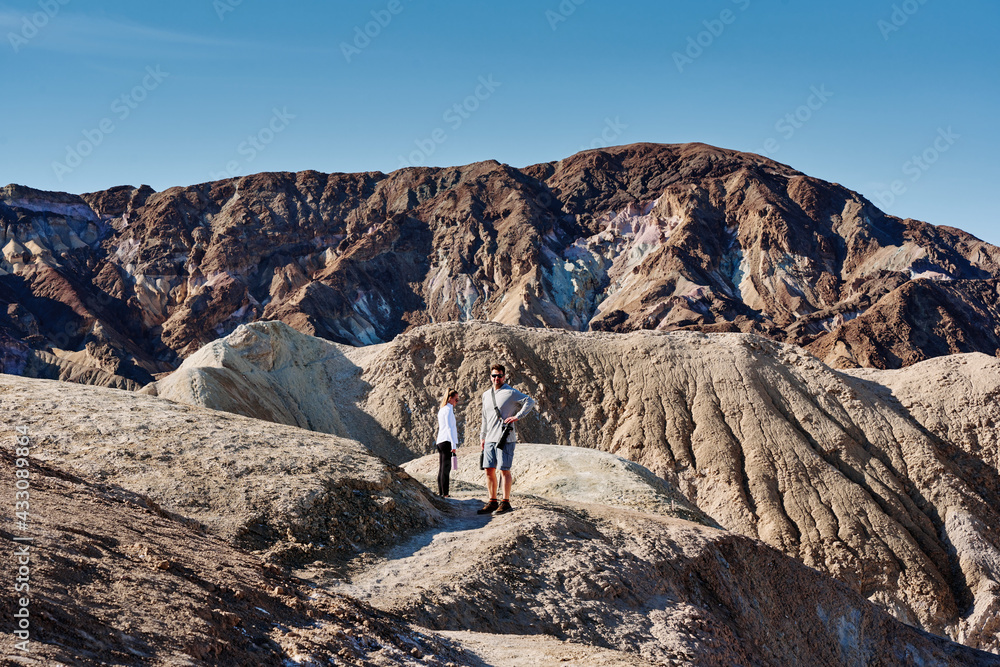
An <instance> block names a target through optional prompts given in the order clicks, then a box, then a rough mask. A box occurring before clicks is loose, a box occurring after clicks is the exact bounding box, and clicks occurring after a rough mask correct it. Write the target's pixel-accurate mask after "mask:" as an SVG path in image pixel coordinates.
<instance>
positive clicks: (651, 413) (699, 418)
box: [150, 323, 1000, 650]
mask: <svg viewBox="0 0 1000 667" xmlns="http://www.w3.org/2000/svg"><path fill="white" fill-rule="evenodd" d="M302 338H304V337H303V336H302V335H301V334H298V333H297V332H295V331H294V330H292V329H291V328H290V327H287V326H284V325H282V324H278V323H258V324H254V325H248V326H246V327H241V328H240V329H239V330H238V331H237V332H235V333H234V334H233V335H232V336H231V337H229V338H227V339H222V340H220V341H217V342H216V343H213V344H212V345H211V346H209V348H207V349H206V350H203V351H202V353H201V354H202V356H200V357H199V359H200V360H202V361H207V360H211V363H210V364H209V365H207V366H206V367H205V368H204V369H202V368H200V367H199V366H198V365H197V364H196V363H195V362H197V361H198V360H196V359H195V358H192V359H191V363H190V364H189V365H185V366H183V367H182V368H181V369H180V370H179V371H178V373H177V374H176V375H175V376H171V377H170V378H167V379H165V380H163V381H161V382H159V383H157V385H155V387H156V391H158V392H160V393H161V395H162V396H165V397H168V398H171V399H173V400H178V401H181V402H190V403H193V404H199V405H206V406H208V407H213V406H214V405H215V400H220V401H222V402H223V403H220V405H222V406H223V407H225V405H228V403H225V402H226V401H230V400H231V399H230V398H229V397H228V394H226V392H224V391H220V387H221V385H214V384H212V383H213V382H216V381H217V380H218V379H219V378H224V379H225V381H226V382H231V383H234V384H233V385H232V386H234V387H237V388H238V389H237V394H238V395H243V394H248V393H249V392H250V391H251V390H252V389H253V387H259V386H264V383H266V381H267V380H266V378H267V376H268V375H272V374H273V375H275V377H281V378H284V379H283V380H282V384H283V386H284V387H285V393H284V394H283V395H282V400H283V401H286V402H287V404H286V405H285V406H284V407H283V408H282V411H283V412H284V413H285V414H287V415H293V414H294V413H295V412H296V410H298V411H300V412H302V411H303V410H304V407H307V406H308V405H312V404H314V402H315V398H314V395H315V394H316V393H317V392H319V393H324V392H325V393H327V394H328V396H327V397H326V398H324V400H328V401H330V402H332V403H333V404H335V405H336V407H337V409H338V410H339V411H340V414H341V416H342V417H343V415H351V414H364V415H366V416H367V421H361V420H358V419H353V418H351V419H343V418H342V425H343V426H344V429H345V432H344V433H343V435H346V436H348V437H352V438H356V439H358V440H361V441H365V439H366V437H367V436H368V434H369V433H370V434H371V435H372V440H373V442H375V443H379V442H383V441H385V442H391V441H395V442H398V443H400V444H402V445H403V446H405V447H408V448H409V451H410V454H409V456H419V455H422V454H426V453H427V452H429V451H431V447H432V444H433V438H434V429H435V420H434V414H435V412H436V406H437V404H438V401H439V400H440V395H441V394H442V393H443V392H444V391H445V390H446V389H447V388H449V387H454V388H456V389H458V390H459V391H460V393H461V395H462V396H463V400H464V404H463V405H461V406H460V408H459V410H458V413H459V416H460V419H461V420H462V421H463V422H464V433H465V441H464V445H463V446H464V447H465V448H466V449H465V450H463V451H470V450H471V451H473V452H474V451H475V449H476V448H477V447H478V422H479V418H480V417H479V415H480V412H479V411H480V409H481V405H480V401H479V398H478V396H479V395H480V393H481V391H482V389H483V387H484V386H485V378H486V377H487V372H488V370H487V369H488V368H489V364H490V363H491V362H492V361H495V360H502V361H504V362H506V363H507V365H508V367H509V369H510V371H511V373H512V378H513V382H514V384H515V385H516V386H518V387H519V388H521V389H522V390H524V391H526V392H527V393H529V394H531V395H533V396H536V397H537V398H538V399H539V408H538V411H537V414H536V415H535V416H534V417H532V418H529V419H526V420H525V422H524V423H523V424H521V425H520V427H519V438H520V439H521V440H524V441H529V442H540V443H554V444H560V445H571V446H576V447H585V448H593V449H600V450H604V451H607V452H612V453H615V454H617V455H619V456H622V457H624V458H627V459H629V460H631V461H634V462H636V463H639V464H641V465H642V466H644V467H645V468H648V469H649V470H651V471H652V472H653V473H655V474H656V475H657V476H658V477H660V478H662V479H663V480H665V481H666V482H667V483H669V484H670V485H671V486H672V487H673V488H676V489H677V490H678V491H679V492H680V493H682V494H683V496H684V497H685V498H686V499H687V500H688V501H689V502H690V503H691V504H692V505H694V506H695V507H697V508H698V509H699V510H700V511H702V512H704V513H705V514H706V515H707V516H709V517H711V519H712V520H714V521H715V522H718V524H719V525H721V526H722V527H723V528H725V529H727V530H729V531H732V532H734V533H738V534H741V535H745V536H748V537H752V538H756V539H759V540H761V541H763V542H765V543H766V544H769V545H771V546H773V547H774V548H776V549H778V550H780V551H782V552H784V553H785V554H787V555H789V556H791V557H793V558H796V559H798V560H800V561H801V562H803V563H805V564H806V565H809V566H810V567H813V568H816V569H818V570H820V571H822V572H826V573H828V574H830V575H831V576H833V577H835V578H836V579H838V580H839V581H841V582H843V583H844V584H846V585H847V586H849V587H850V588H851V589H853V590H854V591H856V592H857V593H859V594H860V595H862V596H864V597H866V598H868V599H869V600H871V601H873V602H875V603H876V604H878V605H880V606H881V607H883V608H884V609H885V610H886V611H888V612H889V613H891V614H892V615H894V616H895V617H896V618H898V619H900V620H902V621H904V622H907V623H910V624H912V625H915V626H917V627H921V628H924V629H926V630H928V631H931V632H934V633H937V634H940V635H943V636H948V637H951V638H953V639H955V640H957V641H960V642H962V643H965V644H968V645H970V646H974V647H978V648H983V649H987V650H996V648H997V646H998V639H997V627H996V622H997V621H996V618H997V610H998V607H1000V599H998V597H997V591H998V582H1000V570H998V565H997V563H1000V533H998V527H1000V517H998V516H997V510H996V508H997V507H1000V499H998V498H997V497H996V495H995V492H996V489H997V484H996V476H997V473H996V470H995V469H991V468H990V467H989V466H988V465H983V466H980V467H979V468H977V469H976V470H975V471H974V472H975V474H970V467H969V466H968V465H964V464H963V461H962V460H958V459H956V457H955V456H954V455H953V451H952V448H953V447H960V443H955V444H954V445H952V444H950V443H949V442H948V441H947V440H945V439H944V438H945V437H950V436H947V434H946V433H942V434H941V435H935V434H934V433H932V432H930V431H928V429H927V428H926V427H925V426H924V425H923V424H922V423H921V422H920V421H918V420H917V419H915V418H914V417H913V416H912V415H911V414H910V412H909V411H908V410H907V409H906V408H904V407H903V406H902V405H900V403H899V401H897V400H896V399H894V398H893V397H892V396H891V395H890V394H889V392H888V391H887V390H886V389H885V387H883V386H882V385H874V384H871V383H870V382H865V381H862V380H859V379H857V378H854V377H850V376H845V375H843V374H842V373H840V372H838V371H835V370H832V369H830V368H829V367H827V366H825V365H824V364H823V363H821V362H819V361H818V360H816V359H815V358H813V357H812V356H810V355H809V354H808V353H806V352H805V351H804V350H802V349H801V348H797V347H794V346H790V345H783V344H778V343H774V342H772V341H769V340H767V339H763V338H760V337H758V336H754V335H745V334H735V335H734V334H702V333H690V332H674V333H669V334H668V333H657V332H635V333H632V334H627V335H622V334H600V333H589V334H584V333H570V332H564V331H543V330H537V329H530V328H524V327H506V326H502V325H497V324H489V323H467V324H440V325H429V326H425V327H420V328H418V329H415V330H413V331H411V332H408V333H406V334H402V335H400V336H398V337H397V338H396V339H395V340H394V341H393V342H392V343H388V344H384V345H379V346H369V347H367V348H360V349H358V348H349V347H346V346H338V345H336V344H333V343H328V342H325V341H316V342H309V343H307V342H305V341H303V340H302ZM306 345H316V346H317V348H316V349H317V350H326V352H323V353H321V352H318V351H317V352H316V353H315V354H314V355H313V356H309V357H307V358H306V359H304V360H303V361H302V365H303V366H304V367H305V369H306V370H304V371H301V377H302V378H303V379H302V381H292V379H291V378H293V377H296V376H297V375H298V374H299V373H300V371H298V370H296V369H297V365H298V364H299V363H300V362H299V361H291V362H289V363H278V362H277V361H276V360H279V359H289V357H288V356H287V355H286V353H285V350H286V349H289V348H292V347H294V348H295V349H302V348H303V347H304V346H306ZM244 351H246V352H247V354H243V352H244ZM230 359H232V360H236V359H239V361H238V362H236V361H232V362H227V360H230ZM227 363H231V364H234V365H233V369H235V370H233V369H230V368H228V367H227ZM240 364H247V365H240ZM318 367H326V370H320V369H319V368H318ZM900 372H906V371H900ZM983 372H984V373H986V374H988V373H989V372H990V371H988V370H984V371H983ZM244 376H245V381H244ZM317 377H323V378H326V380H325V381H327V382H329V384H327V385H325V387H324V389H323V390H320V389H319V386H318V385H317V384H316V382H315V378H317ZM335 379H336V381H334V380H335ZM992 381H994V382H995V381H996V380H992ZM243 387H247V389H246V390H244V389H243ZM932 389H933V387H929V388H928V390H929V391H930V390H932ZM150 390H151V391H152V390H153V388H152V387H151V389H150ZM945 391H947V390H945ZM300 395H303V396H306V397H307V399H308V400H301V401H300V399H299V398H297V397H298V396H300ZM928 396H930V397H929V398H928V399H927V401H928V402H930V403H934V402H935V399H934V398H933V395H932V394H928ZM956 400H957V399H956ZM246 414H249V415H251V416H258V415H255V414H254V413H253V412H252V411H251V412H247V413H246ZM259 416H263V417H265V418H270V417H268V414H261V415H259ZM317 418H318V417H317ZM307 419H311V418H310V417H307ZM292 423H294V422H292ZM354 429H357V430H354ZM366 431H367V433H366ZM396 462H397V463H401V462H402V461H396Z"/></svg>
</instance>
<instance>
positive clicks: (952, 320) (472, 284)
mask: <svg viewBox="0 0 1000 667" xmlns="http://www.w3.org/2000/svg"><path fill="white" fill-rule="evenodd" d="M0 218H2V221H3V230H2V234H3V235H2V237H0V247H2V255H3V257H2V259H0V286H2V291H0V300H2V302H0V306H3V309H0V337H2V339H0V348H2V350H3V357H4V367H5V368H6V369H7V370H8V372H14V373H26V372H31V373H36V374H37V373H39V372H43V371H39V370H30V369H38V368H40V367H44V366H46V365H48V367H49V368H50V370H49V371H48V372H49V374H50V376H53V377H56V376H58V377H68V376H69V375H73V374H75V375H76V376H77V377H79V378H82V379H85V380H87V381H91V382H95V383H100V384H112V383H117V384H118V385H119V386H125V385H127V386H134V385H142V384H146V383H148V382H149V381H151V380H152V379H153V378H154V376H156V375H158V374H160V373H164V372H168V371H171V370H173V369H174V368H176V367H177V365H178V364H179V363H180V362H181V361H182V360H183V359H184V358H186V357H187V356H189V355H190V354H192V353H193V352H195V351H196V350H198V349H199V348H201V347H202V346H203V345H204V344H206V343H208V342H210V341H212V340H214V339H216V338H218V337H220V336H223V335H226V334H228V333H229V332H231V331H233V330H234V329H235V328H236V327H237V326H238V325H239V324H243V323H247V322H251V321H255V320H258V319H264V320H281V321H283V322H286V323H287V324H289V325H291V326H293V327H295V328H296V329H298V330H299V331H302V332H303V333H308V334H310V335H316V336H320V337H323V338H327V339H329V340H332V341H336V342H341V343H348V344H351V345H367V344H372V343H378V342H385V341H389V340H391V339H392V338H393V337H394V336H396V335H398V334H399V333H401V332H403V331H405V330H406V329H407V328H408V327H411V326H414V325H419V324H423V323H429V322H444V321H470V320H492V321H497V322H501V323H507V324H519V325H525V326H532V327H555V328H565V329H570V330H600V331H611V332H627V331H634V330H641V329H652V330H673V329H688V330H702V331H743V332H751V331H752V332H756V333H759V334H761V335H765V336H767V337H770V338H772V339H775V340H779V341H784V342H792V343H795V344H797V345H803V346H806V347H807V349H809V350H810V351H811V352H813V353H814V354H816V355H817V356H819V357H820V358H822V359H824V360H825V361H827V362H828V363H830V364H832V365H835V366H842V367H856V366H863V367H876V368H896V367H901V366H906V365H910V364H912V363H915V362H918V361H920V360H922V359H926V358H931V357H934V356H939V355H942V354H948V353H956V352H973V351H980V352H985V353H988V354H995V353H996V352H997V350H998V349H1000V319H998V318H1000V313H998V312H997V303H998V300H997V293H998V285H1000V284H998V282H997V280H998V277H1000V249H998V248H996V247H994V246H991V245H989V244H987V243H984V242H982V241H980V240H978V239H976V238H974V237H972V236H971V235H969V234H966V233H964V232H962V231H960V230H957V229H953V228H949V227H935V226H933V225H929V224H926V223H923V222H919V221H915V220H900V219H898V218H894V217H892V216H888V215H885V214H884V213H882V212H881V211H879V210H878V209H877V208H876V207H874V206H873V205H872V204H871V203H870V202H868V201H867V200H865V199H864V198H863V197H861V196H860V195H858V194H857V193H854V192H851V191H850V190H847V189H846V188H843V187H841V186H839V185H836V184H831V183H826V182H823V181H819V180H817V179H814V178H810V177H808V176H806V175H804V174H802V173H800V172H797V171H795V170H794V169H792V168H790V167H787V166H785V165H782V164H779V163H776V162H774V161H771V160H768V159H766V158H763V157H760V156H757V155H753V154H748V153H739V152H735V151H728V150H724V149H719V148H714V147H711V146H706V145H704V144H684V145H659V144H634V145H630V146H621V147H615V148H609V149H600V150H591V151H585V152H583V153H579V154H577V155H574V156H572V157H569V158H567V159H564V160H560V161H558V162H550V163H544V164H538V165H533V166H529V167H525V168H523V169H516V168H514V167H511V166H509V165H503V164H499V163H497V162H492V161H491V162H481V163H475V164H471V165H466V166H463V167H452V168H446V169H438V168H408V169H402V170H399V171H396V172H393V173H391V174H382V173H378V172H370V173H361V174H329V175H327V174H320V173H317V172H312V171H304V172H299V173H296V174H292V173H265V174H256V175H252V176H246V177H241V178H233V179H228V180H224V181H216V182H212V183H204V184H200V185H194V186H190V187H183V188H181V187H178V188H171V189H169V190H166V191H164V192H154V191H153V190H152V189H150V188H148V187H145V186H143V187H140V188H133V187H117V188H112V189H110V190H106V191H103V192H97V193H90V194H85V195H81V196H75V195H67V194H64V193H49V192H40V191H36V190H31V189H29V188H25V187H21V186H15V185H10V186H7V187H5V188H2V189H0ZM38 351H45V352H48V353H50V354H52V355H54V356H55V357H58V358H59V359H60V364H61V365H60V366H59V367H58V368H55V369H54V370H53V369H52V366H51V364H50V363H49V362H51V361H52V360H51V359H48V358H46V359H47V360H39V355H38ZM95 371H100V373H95ZM130 383H131V384H130Z"/></svg>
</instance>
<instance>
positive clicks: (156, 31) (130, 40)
mask: <svg viewBox="0 0 1000 667" xmlns="http://www.w3.org/2000/svg"><path fill="white" fill-rule="evenodd" d="M31 16H32V14H31V13H30V12H16V11H10V10H6V9H0V37H3V38H4V39H5V41H6V39H7V37H8V35H9V34H10V33H14V34H19V33H20V31H21V30H22V28H23V27H24V25H25V19H26V18H27V19H28V20H29V21H30V20H31ZM206 23H208V19H207V17H206ZM264 46H265V45H264V44H260V43H255V42H248V41H239V40H232V39H225V38H221V37H215V36H208V35H204V34H198V33H195V32H177V31H174V30H166V29H162V28H155V27H150V26H146V25H142V24H140V23H136V22H133V21H128V20H123V19H114V18H106V17H94V16H87V15H84V14H74V13H70V12H61V13H59V14H58V15H56V16H53V17H51V19H50V20H49V21H48V22H47V23H46V24H45V26H44V27H43V28H42V29H40V30H39V31H38V36H37V37H36V38H34V39H32V40H31V47H32V48H37V49H44V50H46V51H55V52H58V53H67V54H73V55H105V56H124V57H131V56H142V57H154V56H166V55H169V56H171V57H173V58H178V57H185V56H188V57H194V58H198V57H204V56H205V55H206V52H215V53H216V54H224V53H226V52H234V53H235V52H240V53H241V54H245V52H246V51H247V50H254V49H259V48H262V47H264Z"/></svg>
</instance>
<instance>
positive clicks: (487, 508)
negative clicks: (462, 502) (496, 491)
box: [476, 498, 509, 514]
mask: <svg viewBox="0 0 1000 667" xmlns="http://www.w3.org/2000/svg"><path fill="white" fill-rule="evenodd" d="M508 504H509V503H508ZM498 507H500V503H498V502H497V501H496V499H495V498H494V499H493V500H491V501H490V502H488V503H486V504H485V505H483V509H481V510H476V514H492V513H493V512H494V511H496V509H497V508H498Z"/></svg>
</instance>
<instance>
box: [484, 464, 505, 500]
mask: <svg viewBox="0 0 1000 667" xmlns="http://www.w3.org/2000/svg"><path fill="white" fill-rule="evenodd" d="M503 472H506V473H507V474H508V475H509V474H510V471H509V470H508V471H503ZM497 486H498V485H497V469H496V468H487V469H486V490H487V491H489V492H490V500H496V497H497ZM507 489H508V491H507V492H508V493H510V485H509V484H508V485H507Z"/></svg>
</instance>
